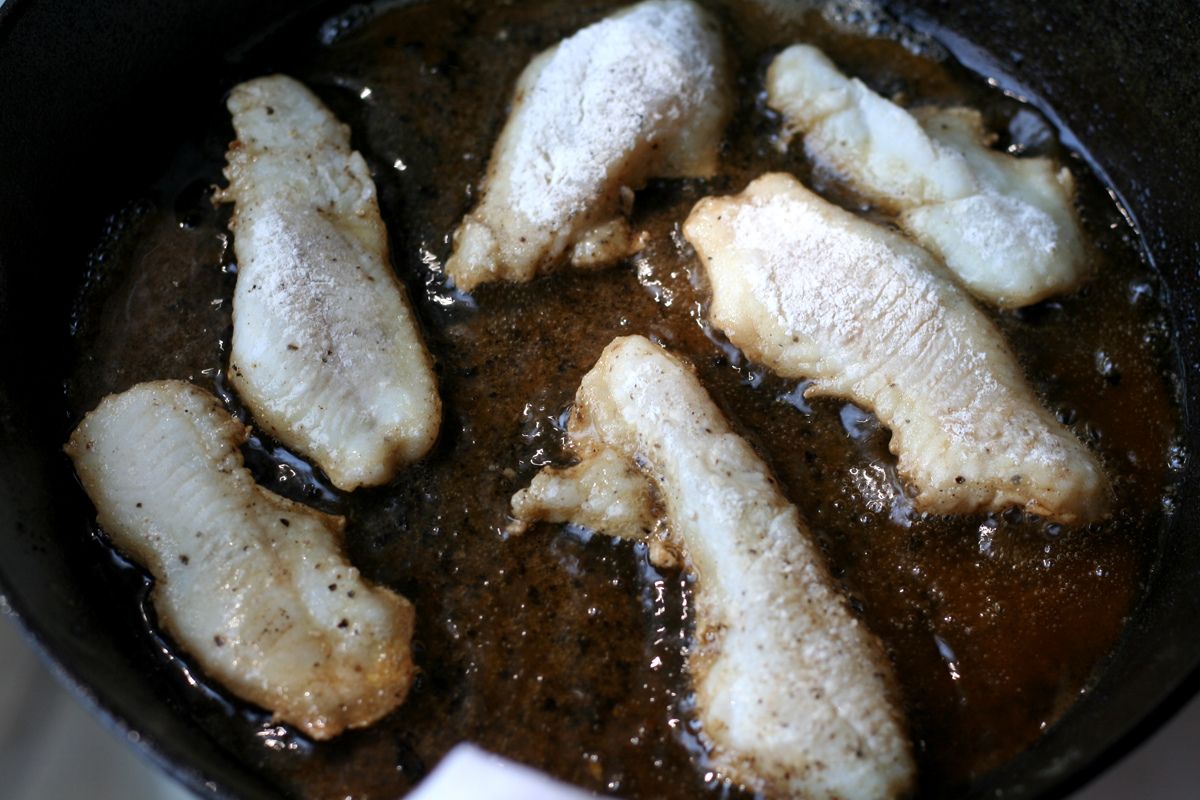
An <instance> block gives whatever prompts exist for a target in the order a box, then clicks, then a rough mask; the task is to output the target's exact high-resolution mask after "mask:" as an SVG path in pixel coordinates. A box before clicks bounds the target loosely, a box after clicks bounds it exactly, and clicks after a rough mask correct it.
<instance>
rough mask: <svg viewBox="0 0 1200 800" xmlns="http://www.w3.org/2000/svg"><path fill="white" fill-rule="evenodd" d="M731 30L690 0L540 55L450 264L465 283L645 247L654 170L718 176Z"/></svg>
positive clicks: (627, 13)
mask: <svg viewBox="0 0 1200 800" xmlns="http://www.w3.org/2000/svg"><path fill="white" fill-rule="evenodd" d="M727 84H728V77H727V75H726V64H725V53H724V48H723V44H722V40H721V34H720V32H719V30H718V29H717V25H716V23H715V22H714V21H713V20H712V18H711V17H710V16H709V15H708V13H707V12H705V11H703V10H702V9H700V7H699V6H697V5H695V4H694V3H692V2H691V1H690V0H648V2H644V3H639V4H637V5H635V6H631V7H629V8H626V9H623V10H622V11H619V12H618V13H616V14H613V15H612V16H610V17H608V18H606V19H604V20H602V21H600V22H598V23H596V24H595V25H591V26H589V27H587V28H584V29H583V30H581V31H579V32H578V33H576V34H575V35H574V36H571V37H569V38H567V39H564V40H563V41H562V42H560V43H558V44H557V45H555V46H554V47H552V48H550V49H549V50H547V51H545V52H543V53H541V54H540V55H538V56H536V57H535V58H534V59H533V61H531V62H530V64H529V66H527V67H526V68H525V71H524V72H522V73H521V76H520V78H519V79H518V81H517V86H516V91H515V93H514V96H513V101H512V111H511V112H510V114H509V118H508V122H507V123H506V124H505V126H504V130H503V131H502V132H501V134H500V138H499V140H498V141H497V143H496V146H495V149H494V151H493V152H492V157H491V161H490V162H489V164H488V173H487V179H486V185H485V187H484V190H483V198H482V200H481V202H480V203H479V206H478V207H477V208H476V209H475V210H474V211H472V212H471V213H470V214H469V215H468V216H467V217H466V218H465V219H464V220H463V222H462V225H460V226H459V228H458V231H457V232H456V233H455V234H454V254H453V255H452V256H451V257H450V259H449V260H448V261H447V263H446V271H447V273H448V274H450V275H451V276H452V277H453V278H454V282H455V285H456V286H457V287H458V288H459V289H462V290H464V291H470V290H471V289H473V288H474V287H475V286H478V285H479V284H481V283H485V282H488V281H497V280H504V281H528V280H530V279H532V278H533V277H534V276H535V275H536V274H537V273H538V272H539V271H545V270H548V269H553V268H555V267H557V266H558V265H559V264H560V262H562V261H564V260H569V261H570V263H571V264H572V265H574V266H576V267H598V266H603V265H604V264H607V263H610V262H612V261H615V260H617V259H620V258H624V257H625V256H628V255H630V254H632V253H634V252H636V251H637V250H638V249H639V248H640V246H641V245H640V237H639V236H637V235H635V234H634V232H633V231H632V230H631V229H630V226H629V222H628V220H627V219H626V214H627V213H628V212H629V210H630V209H631V207H632V203H633V190H634V189H639V188H641V187H642V186H643V185H645V183H646V181H647V179H649V178H652V177H663V178H671V177H703V176H708V175H711V174H713V172H714V171H715V170H716V164H717V145H718V142H719V139H720V136H721V132H722V129H723V128H724V126H725V121H726V119H727V118H728V115H729V111H730V109H731V107H732V98H731V94H730V89H729V87H728V85H727Z"/></svg>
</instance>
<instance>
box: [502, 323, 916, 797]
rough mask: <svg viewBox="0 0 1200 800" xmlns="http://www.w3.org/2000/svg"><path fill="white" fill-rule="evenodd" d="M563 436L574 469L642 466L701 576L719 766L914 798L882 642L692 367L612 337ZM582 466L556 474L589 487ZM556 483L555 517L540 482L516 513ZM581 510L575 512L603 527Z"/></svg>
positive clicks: (702, 676)
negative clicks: (576, 459)
mask: <svg viewBox="0 0 1200 800" xmlns="http://www.w3.org/2000/svg"><path fill="white" fill-rule="evenodd" d="M569 434H570V444H571V447H572V448H573V449H574V451H575V453H576V455H578V456H580V457H581V458H582V462H581V464H580V465H579V467H580V468H582V467H584V466H585V465H587V464H588V463H589V462H592V461H595V460H600V459H603V460H613V459H620V460H622V461H624V462H625V463H627V464H629V465H631V466H632V465H636V469H637V470H638V471H640V472H641V473H642V475H643V476H644V477H643V482H644V483H647V484H649V485H650V486H652V488H653V490H654V492H655V493H656V494H657V496H658V497H659V498H660V499H661V503H662V505H663V507H664V510H665V511H664V513H665V517H666V523H667V525H668V527H669V528H670V531H671V535H672V537H673V538H674V539H675V540H676V541H677V544H678V547H679V548H680V549H681V550H682V551H683V553H684V556H685V558H686V560H687V565H688V569H689V571H690V572H692V573H693V574H695V575H696V578H697V579H696V584H695V613H696V617H695V619H696V631H695V641H696V645H695V647H694V649H693V651H692V653H691V654H690V656H689V659H688V665H689V670H690V672H691V678H692V681H693V684H694V686H695V692H696V711H697V714H698V715H699V718H700V721H701V725H702V735H703V736H704V738H705V739H706V741H707V742H708V743H709V745H710V746H711V748H712V751H711V754H710V755H711V758H712V762H713V764H714V765H715V766H716V768H717V769H718V770H719V771H720V773H721V774H722V775H723V776H724V777H727V778H729V779H731V780H732V781H734V782H735V783H738V784H744V785H746V786H747V787H748V788H750V789H751V790H753V791H756V792H764V793H766V794H767V795H768V796H772V797H803V798H807V799H808V800H833V799H834V798H839V799H840V800H883V799H884V798H897V797H903V796H905V795H907V794H908V793H909V792H910V791H911V790H912V788H913V786H914V783H915V766H914V762H913V756H912V753H911V746H910V744H909V741H908V737H907V732H906V725H905V722H904V717H903V713H902V711H901V710H900V705H899V698H898V696H897V693H896V689H895V687H894V681H893V678H892V674H891V665H890V663H889V661H888V659H887V656H886V655H885V654H884V651H883V648H882V646H881V644H880V642H879V640H878V639H877V638H876V637H875V636H874V635H873V634H872V633H871V632H870V631H868V630H867V629H866V627H865V626H864V625H863V624H862V622H860V621H859V620H858V619H857V618H856V617H855V616H854V614H853V613H851V611H850V610H849V608H848V605H847V602H846V598H845V597H844V596H842V594H841V593H840V592H839V591H838V589H837V586H836V584H835V583H834V580H833V577H832V576H831V575H830V572H829V568H828V566H827V565H826V564H825V561H824V558H823V556H822V555H821V553H820V550H819V549H818V548H817V546H816V545H815V544H814V543H813V540H812V537H811V535H810V533H809V531H808V529H807V527H806V526H805V524H804V523H803V522H802V521H801V519H800V516H799V514H798V512H797V511H796V508H795V506H793V505H792V504H791V503H789V502H788V501H787V500H786V499H785V498H784V497H783V495H782V494H781V493H780V491H779V488H778V487H777V486H776V483H775V479H774V478H772V477H771V475H770V473H769V471H768V470H767V468H766V465H764V464H763V462H762V460H761V459H759V458H758V456H757V455H755V453H754V450H753V449H752V448H751V447H750V445H749V444H747V443H746V441H745V440H744V439H742V438H741V437H740V436H738V435H737V434H735V433H734V432H733V431H732V430H731V429H730V427H729V425H728V423H727V422H726V421H725V419H724V417H722V416H721V413H720V412H719V411H718V410H717V408H716V406H715V405H714V404H713V402H712V400H711V399H710V398H709V396H708V394H707V393H706V392H705V391H704V389H703V387H701V385H700V382H699V381H698V380H697V379H696V376H695V374H694V373H693V372H692V371H691V370H690V369H688V368H687V367H685V366H684V365H683V364H682V363H681V362H680V361H679V360H678V359H676V358H674V357H673V356H671V355H669V354H668V353H666V352H665V351H663V350H662V349H660V348H659V347H657V346H655V345H653V344H652V343H651V342H649V341H648V340H647V339H645V338H643V337H640V336H630V337H627V338H621V339H616V340H614V341H613V342H612V343H611V344H610V345H609V346H608V347H607V348H606V349H605V351H604V353H603V355H602V356H601V357H600V360H599V361H598V362H597V363H596V365H595V366H594V367H592V369H591V370H590V371H589V372H588V373H587V375H585V376H584V378H583V381H582V383H581V385H580V387H579V392H578V393H577V394H576V398H575V407H574V411H573V413H572V417H571V422H570V427H569ZM573 469H575V470H576V471H575V472H573V473H571V472H567V471H561V470H560V471H553V470H550V472H551V473H552V474H553V473H554V472H557V475H556V476H555V477H556V478H558V479H560V480H561V479H565V478H569V477H570V475H571V474H574V475H576V476H578V477H579V478H580V479H581V480H583V481H584V482H585V483H586V484H588V485H589V486H590V485H591V484H592V483H594V481H593V480H592V479H591V478H590V477H589V473H588V471H586V470H583V471H580V470H578V469H577V468H573ZM543 474H545V473H543ZM547 488H550V489H551V490H552V492H551V494H552V496H551V497H550V498H549V500H548V502H549V504H550V505H551V506H553V507H554V508H553V510H552V511H551V513H554V514H558V513H561V511H562V508H561V503H560V500H561V497H562V495H563V492H562V491H561V489H560V488H559V487H557V486H555V484H554V483H552V482H550V483H546V482H543V483H541V484H539V483H538V482H537V481H535V483H534V485H533V486H531V487H530V489H528V490H525V491H524V492H522V493H521V494H518V496H517V497H516V498H514V502H513V508H514V514H516V515H524V516H526V517H527V518H529V519H537V518H541V517H539V516H538V513H539V511H538V506H539V505H540V502H541V500H542V494H543V492H544V491H545V490H546V489H547ZM631 489H632V492H631V493H632V498H631V499H630V500H629V501H628V502H627V503H625V505H627V506H629V507H635V506H636V505H637V504H638V503H639V502H640V498H641V497H642V496H643V493H644V488H638V487H636V486H632V487H631ZM589 494H590V491H589V490H588V487H587V486H585V487H584V490H583V491H582V492H581V495H582V496H588V495H589ZM581 512H582V515H581V518H580V519H579V520H573V521H577V522H581V523H582V524H586V523H587V522H588V521H591V522H592V523H593V524H595V522H596V517H595V515H594V514H593V513H592V512H590V511H589V510H588V509H586V508H582V509H581ZM602 529H603V530H605V532H607V533H621V532H622V530H623V529H622V528H621V527H620V526H618V528H617V529H616V530H609V529H604V528H602Z"/></svg>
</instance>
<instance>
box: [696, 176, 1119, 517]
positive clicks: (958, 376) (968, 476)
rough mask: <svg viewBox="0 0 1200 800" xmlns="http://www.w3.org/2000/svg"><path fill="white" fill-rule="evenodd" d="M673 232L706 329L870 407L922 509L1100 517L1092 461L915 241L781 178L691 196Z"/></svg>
mask: <svg viewBox="0 0 1200 800" xmlns="http://www.w3.org/2000/svg"><path fill="white" fill-rule="evenodd" d="M684 235H685V236H686V237H687V239H688V241H689V242H691V243H692V245H693V246H694V247H695V248H696V252H697V253H698V254H699V255H700V260H701V262H702V263H703V264H704V266H705V269H706V270H707V272H708V278H709V281H710V283H711V284H712V304H711V307H710V311H709V313H710V316H711V318H712V321H713V324H714V325H716V326H717V327H718V328H720V329H721V330H722V331H724V332H725V335H726V336H728V337H729V340H730V341H731V342H733V343H734V344H735V345H737V346H738V347H739V348H741V349H742V350H743V351H745V352H746V354H747V355H748V356H749V357H750V358H752V359H754V360H755V361H757V362H758V363H761V364H764V365H766V366H767V367H770V368H771V369H773V370H774V371H775V372H777V373H779V374H780V375H783V376H785V377H792V378H800V377H804V378H811V379H812V380H813V384H812V386H811V387H810V389H809V390H808V394H809V395H832V396H836V397H847V398H850V399H852V400H853V401H854V402H856V403H858V404H859V405H861V406H863V407H864V408H868V409H870V410H872V411H874V412H875V414H876V415H877V416H878V417H879V420H880V421H881V422H882V423H883V424H884V425H886V426H887V427H888V428H890V429H891V432H892V440H891V445H890V446H891V449H892V452H893V453H895V454H896V455H897V456H898V457H899V471H900V473H901V475H902V476H903V477H904V479H905V480H906V481H907V482H908V484H909V485H910V486H911V487H912V488H913V489H915V490H916V497H915V504H916V507H917V508H918V509H919V510H921V511H928V512H932V513H936V514H967V513H972V512H978V511H1003V510H1005V509H1007V508H1009V507H1011V506H1013V505H1017V506H1020V507H1022V508H1024V509H1026V510H1027V511H1029V512H1031V513H1034V514H1039V515H1041V516H1043V517H1047V518H1049V519H1052V520H1056V521H1060V522H1068V523H1074V522H1079V523H1082V522H1088V521H1090V520H1093V519H1095V518H1096V517H1098V516H1100V515H1101V514H1103V513H1104V510H1105V507H1106V504H1107V500H1108V493H1109V492H1108V481H1107V479H1106V478H1105V475H1104V472H1103V471H1102V470H1101V468H1100V466H1099V464H1098V463H1097V460H1096V458H1095V456H1094V455H1093V454H1092V453H1091V451H1089V450H1088V449H1087V448H1086V447H1085V446H1084V445H1083V444H1082V443H1081V442H1080V441H1079V440H1078V439H1077V438H1076V437H1075V436H1074V435H1072V434H1071V432H1070V431H1068V430H1067V429H1066V428H1064V427H1063V426H1062V425H1061V424H1060V423H1059V422H1058V420H1057V419H1055V418H1054V416H1053V415H1052V414H1051V413H1050V412H1049V411H1047V410H1046V409H1045V408H1044V407H1043V406H1042V404H1041V403H1040V402H1039V401H1038V399H1037V397H1035V396H1034V394H1033V391H1032V389H1030V388H1029V385H1028V384H1027V383H1026V381H1025V378H1024V375H1023V374H1022V372H1021V367H1020V365H1019V364H1018V363H1017V361H1016V358H1015V357H1014V356H1013V354H1012V352H1011V351H1010V350H1009V348H1008V345H1007V343H1006V342H1005V341H1004V339H1003V337H1001V335H1000V333H999V331H997V330H996V328H995V326H994V325H992V323H991V321H990V320H988V318H987V317H986V316H984V315H983V313H982V312H980V311H979V309H977V308H976V307H975V306H974V305H973V304H972V303H971V301H970V300H969V299H968V298H967V296H966V295H965V294H964V293H963V292H962V290H960V289H959V288H958V287H957V286H956V285H955V284H954V283H952V282H951V281H950V280H949V279H948V278H946V277H944V276H942V275H941V274H940V273H941V268H940V266H939V265H938V264H937V263H936V262H935V261H934V260H933V258H932V257H931V256H930V255H929V254H928V253H926V252H925V251H924V250H922V249H921V248H920V247H917V246H916V245H914V244H912V243H911V242H909V241H908V240H907V239H905V238H904V237H902V236H900V235H899V234H896V233H893V232H891V231H889V230H887V229H885V228H883V227H880V226H878V225H875V224H873V223H870V222H867V221H865V220H862V219H860V218H858V217H856V216H854V215H853V214H850V213H849V212H846V211H843V210H842V209H840V208H838V207H837V206H835V205H833V204H831V203H828V202H826V201H825V200H823V199H821V198H820V197H818V196H817V195H815V194H813V193H812V192H810V191H809V190H808V189H806V188H804V186H803V185H801V184H800V182H799V181H797V180H796V179H795V178H793V177H792V176H790V175H785V174H769V175H765V176H763V177H761V178H759V179H758V180H756V181H754V182H753V183H751V184H750V186H749V187H748V188H747V189H746V191H745V192H743V193H742V194H741V195H738V196H735V197H727V198H711V197H710V198H706V199H704V200H701V201H700V202H699V203H698V204H697V205H696V207H695V209H693V210H692V213H691V215H690V216H689V217H688V220H687V222H686V223H685V225H684Z"/></svg>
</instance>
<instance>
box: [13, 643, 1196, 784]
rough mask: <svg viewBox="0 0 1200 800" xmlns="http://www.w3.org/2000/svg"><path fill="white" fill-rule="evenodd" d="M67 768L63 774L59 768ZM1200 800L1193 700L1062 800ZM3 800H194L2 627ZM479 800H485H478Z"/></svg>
mask: <svg viewBox="0 0 1200 800" xmlns="http://www.w3.org/2000/svg"><path fill="white" fill-rule="evenodd" d="M68 764H69V765H71V767H70V768H69V769H64V768H63V765H68ZM1134 797H1136V798H1138V800H1196V798H1198V797H1200V698H1197V699H1193V700H1192V701H1191V702H1190V703H1189V704H1188V705H1187V706H1186V707H1185V708H1184V709H1183V710H1182V711H1181V712H1180V713H1179V714H1178V715H1176V716H1175V717H1174V718H1173V719H1172V720H1171V721H1170V722H1169V723H1168V724H1167V725H1166V726H1165V727H1164V728H1163V729H1162V730H1160V731H1159V732H1158V733H1157V734H1155V735H1154V736H1153V737H1152V738H1151V739H1150V740H1149V741H1147V742H1146V743H1145V744H1143V745H1142V746H1141V747H1140V748H1138V749H1137V750H1135V751H1134V752H1133V753H1132V754H1130V755H1129V756H1128V757H1126V758H1125V760H1123V761H1122V762H1121V763H1120V764H1118V765H1117V766H1116V767H1115V768H1113V769H1111V770H1109V771H1108V772H1106V773H1104V774H1103V775H1101V776H1100V777H1099V778H1097V779H1096V780H1095V781H1093V782H1092V783H1091V784H1090V785H1088V786H1086V787H1084V789H1083V790H1081V791H1079V792H1077V793H1076V794H1074V795H1072V796H1071V798H1069V800H1129V798H1134ZM0 798H5V799H6V800H70V799H71V798H87V800H193V795H192V794H191V793H190V792H188V791H187V790H185V789H184V788H182V787H181V786H179V785H177V784H176V783H175V782H174V781H173V780H171V779H170V778H168V777H166V776H165V775H162V774H161V773H159V772H158V771H157V770H156V769H155V768H154V767H152V766H151V765H150V764H148V763H146V762H145V761H143V760H142V759H141V757H139V756H138V755H137V754H136V753H134V752H133V750H131V749H130V748H129V747H128V746H127V745H126V744H125V743H124V742H121V741H119V740H118V739H117V737H116V736H115V735H114V734H113V733H112V732H111V731H109V730H108V729H106V728H105V727H104V726H102V725H101V724H100V722H98V721H97V720H95V719H93V718H92V716H91V714H90V713H88V712H87V711H86V710H84V709H83V708H82V707H81V706H80V705H79V704H78V703H77V702H76V701H75V700H74V698H72V697H71V696H70V695H69V694H68V693H67V692H66V691H65V690H64V689H62V688H61V687H60V686H59V685H58V684H57V683H56V682H55V680H54V678H53V677H51V675H50V673H49V672H48V671H47V670H46V669H45V667H43V665H42V664H41V662H40V661H39V660H38V659H37V657H36V656H35V655H34V654H33V652H32V651H31V650H30V649H29V647H28V646H27V645H26V644H25V642H24V640H23V639H22V637H21V634H20V632H19V631H18V630H17V628H16V626H15V625H14V624H13V622H12V621H10V620H8V619H3V620H0ZM476 800H488V798H486V797H477V798H476Z"/></svg>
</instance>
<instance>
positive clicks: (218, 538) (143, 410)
mask: <svg viewBox="0 0 1200 800" xmlns="http://www.w3.org/2000/svg"><path fill="white" fill-rule="evenodd" d="M247 435H248V431H247V428H246V427H245V426H244V425H242V424H241V423H240V422H238V421H236V420H235V419H233V417H231V416H230V415H229V414H228V413H226V412H225V411H224V410H223V409H222V408H221V406H220V403H219V402H218V401H217V399H216V398H215V397H213V396H212V395H210V394H209V393H207V392H205V391H203V390H201V389H198V388H197V387H195V386H193V385H191V384H189V383H184V382H182V381H159V382H155V383H143V384H139V385H137V386H135V387H133V388H132V389H130V390H129V391H127V392H123V393H122V394H118V395H109V396H108V397H106V398H105V399H104V400H103V401H102V402H101V403H100V405H99V407H97V408H96V410H94V411H92V412H91V413H89V414H88V415H87V416H85V417H84V419H83V421H82V422H81V423H79V426H78V427H77V428H76V429H75V431H74V433H73V434H72V435H71V439H70V441H69V442H68V443H67V446H66V451H67V454H68V455H70V457H71V459H72V460H73V461H74V462H75V469H76V471H77V472H78V474H79V478H80V480H81V481H82V483H83V487H84V489H85V490H86V491H87V493H88V496H89V497H90V498H91V499H92V502H93V503H94V504H95V506H96V514H97V521H98V523H99V525H100V528H101V530H103V531H104V532H105V533H106V534H107V535H108V536H109V537H110V538H111V540H112V543H113V544H114V545H115V546H116V547H117V549H119V550H120V551H121V552H122V553H124V554H125V555H127V556H128V557H130V558H132V559H133V560H134V561H136V562H137V563H139V564H141V565H142V566H144V567H145V568H146V569H147V570H149V571H150V574H151V575H153V576H154V589H153V594H152V598H153V602H154V608H155V610H156V611H157V613H158V621H159V624H160V625H161V626H162V627H163V628H164V629H165V630H166V632H167V633H168V634H170V636H171V638H172V639H174V640H175V642H176V643H177V644H178V645H179V646H180V647H182V648H183V649H184V650H185V651H187V653H188V654H189V655H191V656H192V657H193V658H195V659H196V661H197V662H198V663H199V665H200V666H201V668H203V670H204V672H205V673H206V674H207V675H208V676H209V677H211V678H212V679H214V680H216V681H217V682H219V683H220V684H221V685H223V686H224V687H225V688H227V689H228V690H229V691H231V692H232V693H233V694H235V695H237V696H238V697H241V698H243V699H245V700H248V701H250V702H252V703H255V704H257V705H259V706H262V707H263V708H266V709H268V710H270V711H272V712H274V714H275V716H276V718H277V719H280V720H283V721H285V722H289V723H291V724H292V725H295V726H296V727H297V728H299V729H300V730H301V731H303V732H304V733H306V734H308V735H309V736H311V737H312V738H314V739H328V738H330V737H333V736H336V735H337V734H339V733H341V732H342V731H343V730H345V729H347V728H359V727H363V726H366V725H370V724H371V723H373V722H375V721H376V720H378V719H380V718H381V717H383V716H384V715H386V714H388V713H389V712H391V711H392V710H393V709H394V708H396V707H397V706H398V705H400V703H401V702H403V700H404V698H405V695H406V694H407V693H408V689H409V686H410V685H411V683H412V678H413V661H412V653H411V648H410V643H411V640H412V631H413V608H412V604H411V603H409V602H408V601H407V600H405V599H404V598H403V597H401V596H399V595H397V594H395V593H394V592H392V591H390V590H388V589H386V588H383V587H379V586H374V585H372V584H371V583H369V582H368V581H367V580H366V579H364V578H363V577H362V576H361V575H360V574H359V572H358V570H357V569H355V568H354V567H353V566H351V565H350V563H349V562H348V561H347V560H346V557H345V555H344V554H343V553H342V549H341V539H342V530H343V528H344V527H345V520H344V519H343V518H342V517H335V516H330V515H328V514H323V513H321V512H319V511H315V510H313V509H311V508H308V507H307V506H304V505H301V504H299V503H294V502H292V501H291V500H287V499H285V498H283V497H280V496H279V495H277V494H274V493H272V492H269V491H267V490H266V489H264V488H262V487H261V486H259V485H258V484H257V483H255V482H254V478H253V477H251V475H250V472H249V471H248V470H247V469H246V468H245V467H244V466H242V455H241V451H240V450H239V449H238V448H239V446H240V445H241V444H242V443H244V442H245V441H246V438H247Z"/></svg>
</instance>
